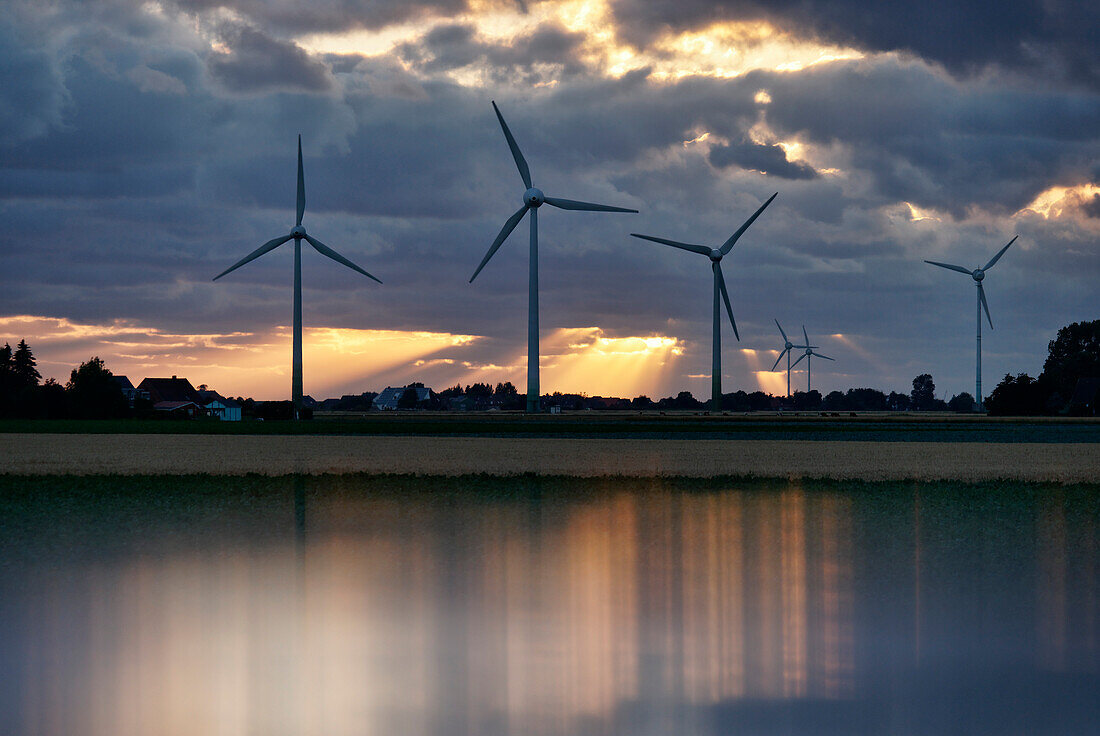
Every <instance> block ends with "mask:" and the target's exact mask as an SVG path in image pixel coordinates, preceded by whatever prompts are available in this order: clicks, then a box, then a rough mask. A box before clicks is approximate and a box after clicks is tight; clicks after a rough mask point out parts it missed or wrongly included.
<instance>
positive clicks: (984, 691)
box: [0, 477, 1100, 736]
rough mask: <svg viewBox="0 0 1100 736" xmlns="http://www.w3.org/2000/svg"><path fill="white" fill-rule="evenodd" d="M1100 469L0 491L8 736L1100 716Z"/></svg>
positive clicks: (0, 654)
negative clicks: (807, 478)
mask: <svg viewBox="0 0 1100 736" xmlns="http://www.w3.org/2000/svg"><path fill="white" fill-rule="evenodd" d="M1098 552H1100V487H1097V486H1092V487H1070V488H1060V487H1053V486H1052V487H1037V486H1031V487H1021V486H1012V485H998V486H980V487H974V486H962V485H953V484H913V483H908V484H841V483H813V484H810V483H805V484H803V483H786V482H783V483H759V482H737V481H729V482H674V481H629V480H598V481H591V480H585V481H580V480H561V479H558V480H554V479H549V480H536V479H520V480H490V479H482V478H477V479H458V480H454V479H451V480H445V479H415V480H414V479H396V478H366V477H336V478H320V479H316V478H315V479H308V478H307V479H301V478H298V479H295V478H287V479H276V480H271V479H260V478H248V479H231V478H185V479H168V480H166V479H150V478H144V479H143V478H137V479H134V478H128V479H118V478H115V479H111V478H92V479H74V478H69V479H49V478H34V479H20V478H10V477H0V733H2V734H58V735H63V736H81V735H84V734H89V735H92V734H104V735H110V736H127V735H129V734H133V735H135V736H155V735H158V734H179V735H180V736H192V735H193V734H204V735H205V734H211V735H215V734H226V735H236V734H257V735H264V736H267V735H272V736H277V735H279V734H317V735H318V736H321V735H324V736H336V735H339V734H357V735H358V734H385V735H387V736H389V735H391V734H392V735H403V734H410V735H415V734H448V735H449V734H471V735H474V734H516V735H519V734H523V735H524V736H527V735H537V734H632V735H633V734H740V733H744V734H899V735H900V734H929V735H941V734H967V735H970V734H978V735H982V734H997V735H998V736H1001V735H1003V734H1097V733H1100V563H1098Z"/></svg>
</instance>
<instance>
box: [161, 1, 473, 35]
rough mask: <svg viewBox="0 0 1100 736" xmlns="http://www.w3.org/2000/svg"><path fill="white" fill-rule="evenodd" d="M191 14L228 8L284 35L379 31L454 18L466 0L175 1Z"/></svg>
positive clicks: (466, 5)
mask: <svg viewBox="0 0 1100 736" xmlns="http://www.w3.org/2000/svg"><path fill="white" fill-rule="evenodd" d="M173 4H174V5H175V6H176V7H178V8H180V9H181V10H184V11H186V12H190V13H204V12H208V11H212V10H219V9H226V10H231V11H233V12H235V13H237V14H238V15H240V16H243V17H245V18H248V19H249V20H251V21H252V22H254V23H256V24H257V25H259V26H261V27H263V28H270V29H273V30H276V31H279V32H281V33H310V32H318V31H329V32H341V31H350V30H355V29H357V28H366V29H374V30H376V29H379V28H384V27H386V26H388V25H392V24H394V23H403V22H406V21H412V20H416V19H419V18H424V17H427V16H433V15H439V16H444V17H445V16H451V15H454V14H456V13H459V12H462V11H464V10H466V9H467V7H468V3H467V0H314V1H313V2H309V3H303V2H300V1H299V0H174V1H173Z"/></svg>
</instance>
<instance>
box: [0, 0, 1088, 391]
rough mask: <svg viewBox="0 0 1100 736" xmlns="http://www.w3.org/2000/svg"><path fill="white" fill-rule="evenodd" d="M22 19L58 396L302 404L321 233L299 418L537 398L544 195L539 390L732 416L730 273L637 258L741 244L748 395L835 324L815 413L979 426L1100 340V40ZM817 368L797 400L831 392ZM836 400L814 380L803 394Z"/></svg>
mask: <svg viewBox="0 0 1100 736" xmlns="http://www.w3.org/2000/svg"><path fill="white" fill-rule="evenodd" d="M887 5H889V4H867V3H864V2H859V3H857V2H853V1H852V0H831V1H826V2H790V1H788V0H771V1H770V2H767V3H763V2H759V3H758V2H754V1H753V0H739V1H733V0H726V1H722V0H560V1H557V2H552V1H546V2H539V1H538V0H526V1H523V0H314V2H311V3H305V2H299V1H296V0H295V1H292V0H161V1H157V0H149V1H146V2H138V0H96V2H91V3H89V2H84V1H82V0H51V1H50V2H41V0H34V1H33V2H25V1H24V0H6V1H5V3H4V13H3V14H2V17H0V167H2V169H3V172H2V176H0V209H2V217H3V222H4V227H3V229H2V235H0V342H2V341H10V342H13V343H14V341H16V340H18V339H20V338H24V337H25V338H26V339H27V341H28V342H29V343H30V344H31V346H32V348H33V349H34V350H35V352H36V354H37V356H38V359H39V365H40V368H41V370H42V373H43V374H44V375H46V376H54V377H56V378H58V379H59V380H61V381H62V382H64V380H65V379H66V378H67V377H68V373H69V371H70V370H71V368H72V367H73V366H74V365H75V364H77V363H79V362H80V361H82V360H86V359H87V358H89V357H90V356H92V355H99V356H101V357H103V358H104V359H105V360H106V362H107V365H108V367H109V368H111V369H112V370H114V371H115V372H116V373H124V374H127V375H129V376H130V377H131V379H134V381H135V383H136V382H137V380H140V379H141V378H142V377H145V376H163V375H172V374H178V375H184V376H187V377H188V378H190V379H191V381H192V382H193V383H195V384H199V383H208V384H210V385H211V386H212V387H214V388H217V389H218V390H220V391H222V392H223V393H226V394H230V395H242V394H243V395H251V396H254V397H256V398H285V397H287V396H288V394H289V391H290V387H289V383H290V379H289V374H290V327H289V325H290V320H291V281H292V262H293V247H292V244H288V245H285V246H283V247H282V248H280V249H278V250H276V251H274V252H273V253H270V254H269V255H267V256H264V257H263V258H262V259H260V260H257V261H254V262H253V263H250V264H248V265H247V266H245V267H243V268H241V269H240V270H238V271H235V272H234V273H233V274H231V275H229V276H227V277H225V278H224V279H221V280H219V281H218V282H216V283H213V282H211V277H213V276H214V275H216V274H218V273H220V272H221V271H222V270H224V269H225V268H227V267H228V266H229V265H231V264H232V263H234V262H235V261H236V260H238V259H239V258H241V257H243V256H244V255H245V254H247V253H249V252H250V251H252V250H253V249H255V248H256V247H258V246H259V245H260V244H261V243H263V242H265V241H266V240H268V239H270V238H273V237H276V236H278V235H280V234H284V233H286V232H287V231H288V230H289V228H290V227H291V226H292V225H293V224H294V219H293V218H294V188H295V178H294V177H295V141H296V136H297V135H298V134H299V133H301V135H302V140H303V145H304V155H305V172H306V187H307V201H308V206H307V212H306V219H305V225H306V226H307V228H308V229H309V231H310V233H311V234H313V235H315V236H316V237H318V238H321V239H322V240H323V241H324V242H325V243H327V244H328V245H330V246H332V247H333V248H335V249H336V250H337V251H339V252H340V253H342V254H343V255H345V256H346V257H348V258H350V259H351V260H353V261H355V262H356V263H358V264H359V265H361V266H362V267H364V268H366V269H367V270H368V271H370V272H371V273H373V274H374V275H376V276H378V277H379V278H380V279H382V280H383V281H384V282H385V284H384V285H382V286H379V285H378V284H376V283H374V282H372V281H369V280H367V279H365V278H364V277H362V276H361V275H359V274H356V273H355V272H353V271H351V270H349V269H346V268H344V267H342V266H339V265H337V264H336V263H334V262H332V261H330V260H328V259H326V258H323V257H321V256H320V255H318V254H317V253H316V252H314V251H313V250H312V249H311V248H308V247H307V248H305V250H304V251H303V283H304V304H305V307H304V315H305V325H306V333H305V341H306V347H305V389H306V392H307V393H309V394H312V395H313V396H315V397H318V398H321V397H326V396H339V395H341V394H343V393H359V392H361V391H364V390H379V389H381V388H383V387H384V386H386V385H399V384H404V383H406V382H408V381H411V380H421V381H424V382H425V383H427V384H429V385H432V386H434V387H436V388H443V387H445V386H446V385H453V384H454V383H456V382H461V383H463V384H465V383H470V382H473V381H477V380H482V381H492V382H497V381H502V380H511V381H513V382H514V383H516V385H517V386H519V387H520V389H521V390H523V388H524V387H525V379H524V375H525V365H526V339H525V335H526V324H527V320H526V307H527V299H526V292H527V243H526V228H525V226H521V227H520V228H519V229H518V230H517V231H516V233H515V234H514V235H513V236H512V237H511V238H510V239H509V240H508V241H507V242H506V243H505V244H504V247H502V248H501V250H500V251H499V252H498V253H497V255H496V256H495V257H494V259H493V260H492V261H491V262H490V263H489V265H488V266H487V267H486V268H485V270H484V271H483V272H482V273H481V274H480V275H479V277H478V279H477V281H475V282H474V283H473V284H472V285H471V284H468V283H467V280H468V279H469V277H470V274H471V273H472V272H473V270H474V268H475V267H476V266H477V264H478V262H479V261H480V260H481V258H482V256H483V255H484V254H485V251H486V249H487V248H488V246H489V244H490V243H491V242H492V239H493V237H494V236H495V235H496V233H497V231H498V230H499V228H500V227H501V225H502V224H503V222H504V220H505V219H506V218H507V217H508V215H510V214H511V213H512V212H514V211H515V209H516V208H517V207H518V206H519V205H520V204H521V201H520V195H521V194H522V190H523V185H522V183H521V181H520V177H519V175H518V173H517V172H516V169H515V165H514V164H513V162H512V158H511V156H510V155H509V152H508V148H507V145H506V143H505V140H504V137H503V136H502V134H501V131H500V128H499V126H498V124H497V122H496V119H495V117H494V115H493V111H492V107H491V106H490V100H496V101H497V103H498V105H500V108H501V110H502V112H503V113H504V115H505V117H506V119H507V120H508V122H509V125H510V126H511V128H512V131H513V133H514V134H515V136H516V139H517V141H518V143H519V145H520V146H521V147H522V149H523V151H524V153H525V154H526V157H527V160H528V162H529V164H530V166H531V171H532V174H533V176H534V179H535V183H536V185H537V186H541V187H542V188H543V189H544V190H546V192H547V193H548V194H550V195H552V196H561V197H567V198H572V199H583V200H590V201H598V202H604V203H607V204H614V205H619V206H624V207H633V208H637V209H639V210H640V211H641V212H640V214H637V215H622V214H599V213H586V212H565V211H561V210H555V209H552V208H549V207H544V208H543V209H542V210H540V215H541V217H540V228H541V237H540V244H541V254H540V255H541V257H540V278H541V286H542V288H541V304H542V310H541V320H542V339H543V350H542V375H543V384H542V385H543V390H544V391H554V390H562V391H578V392H580V391H583V392H587V393H589V394H604V395H607V394H613V395H622V396H635V395H638V394H647V395H650V396H654V397H658V396H664V395H669V394H670V393H673V392H675V391H678V390H683V389H687V390H691V391H693V392H694V393H695V394H696V395H697V396H704V397H705V396H707V395H708V394H709V380H708V378H707V375H708V374H709V370H710V307H711V302H710V298H711V297H710V269H709V267H708V263H707V261H706V260H705V259H704V258H702V257H700V256H697V255H694V254H691V253H687V252H684V251H680V250H675V249H672V248H667V247H664V246H660V245H656V244H654V243H649V242H643V241H640V240H636V239H633V238H630V237H629V233H630V232H642V233H650V234H653V235H657V236H662V237H666V238H673V239H677V240H685V241H689V242H695V243H703V244H707V245H719V244H721V243H722V242H723V241H724V240H725V239H726V238H727V237H729V235H730V234H731V233H732V232H733V230H735V229H736V228H737V227H738V226H739V225H740V224H741V223H742V222H743V221H744V219H745V218H747V217H748V216H749V215H750V214H751V213H752V212H753V211H754V210H755V209H756V208H757V207H758V206H759V205H760V203H761V202H762V201H763V200H764V199H765V198H767V197H768V196H770V195H771V194H772V193H773V192H778V193H779V196H778V197H777V199H776V200H775V202H774V203H773V204H772V205H771V207H769V208H768V209H767V210H766V211H765V213H764V214H763V215H762V216H761V217H760V219H759V220H758V221H757V222H756V224H755V225H753V227H752V228H751V229H750V230H749V231H748V232H747V233H746V235H745V236H744V237H743V238H742V239H741V241H740V242H739V243H738V244H737V246H736V247H735V248H734V250H733V251H732V252H731V254H730V255H729V256H728V257H727V258H726V259H725V260H724V261H723V268H724V269H725V273H726V278H727V281H728V284H729V288H730V295H731V299H732V302H733V308H734V312H735V314H736V316H737V319H738V326H739V328H740V330H741V341H740V342H739V343H738V342H736V341H735V340H734V338H733V333H732V330H731V329H730V328H729V326H728V324H726V325H725V327H724V330H723V369H724V381H723V385H724V389H725V390H726V391H732V390H735V389H737V388H743V389H745V390H755V389H757V388H763V389H765V390H770V391H773V392H780V391H782V390H783V382H784V378H783V375H782V374H781V373H769V372H767V369H768V368H770V367H771V364H772V362H773V361H774V360H775V356H776V355H777V354H778V353H777V348H779V347H781V340H780V338H779V335H778V332H777V330H776V328H775V324H774V323H773V319H778V320H779V321H780V322H781V323H782V324H783V326H784V327H785V328H787V329H788V332H790V331H800V326H801V325H802V324H805V325H806V329H807V330H808V331H809V333H810V336H811V338H812V339H813V341H814V342H816V344H818V345H819V346H820V350H821V351H822V352H824V353H825V354H827V355H830V356H831V357H834V358H835V359H836V362H835V363H824V362H818V363H815V366H814V375H813V378H814V387H815V388H818V389H820V390H822V391H823V392H824V391H828V390H832V389H837V388H840V389H844V388H848V387H856V386H868V387H873V388H879V389H883V390H886V391H889V390H908V388H909V387H910V385H911V380H912V378H913V376H915V375H917V374H918V373H923V372H930V373H932V374H933V376H934V378H935V380H936V385H937V389H938V391H937V392H938V393H940V394H942V395H943V396H945V397H950V396H951V395H952V394H954V393H958V392H960V391H964V390H965V391H973V377H974V327H975V324H974V321H975V302H974V293H973V285H972V282H971V281H970V280H969V279H968V278H967V277H966V276H964V275H962V274H956V273H952V272H949V271H945V270H943V269H938V268H934V267H932V266H928V265H925V264H924V263H922V259H931V260H938V261H947V262H950V263H959V264H964V265H967V266H969V267H977V266H980V265H982V264H984V263H985V262H986V261H987V260H988V259H989V257H990V256H991V255H992V254H993V253H995V252H996V251H997V250H998V249H999V248H1000V247H1001V246H1003V245H1004V244H1005V243H1007V242H1008V241H1009V240H1010V239H1011V238H1012V237H1013V236H1014V235H1017V234H1018V235H1019V240H1018V241H1017V243H1016V244H1015V245H1014V246H1013V247H1012V248H1011V249H1010V250H1009V252H1008V253H1007V254H1006V255H1005V257H1004V259H1003V260H1002V261H1001V262H1000V263H998V265H997V267H996V268H995V269H994V270H993V271H992V272H991V273H990V275H989V278H988V279H987V280H986V282H985V283H986V287H987V289H986V291H987V294H988V298H989V303H990V308H991V310H992V315H993V320H994V326H995V328H996V329H995V330H994V331H993V332H990V331H989V330H988V328H986V330H985V331H984V334H983V337H984V340H983V346H984V352H983V363H984V368H985V371H984V376H985V386H986V392H987V393H988V391H989V389H991V388H992V387H993V385H995V384H996V382H997V380H998V379H999V378H1000V377H1001V376H1003V375H1004V374H1005V373H1006V372H1009V371H1011V372H1013V373H1016V372H1021V371H1026V372H1028V373H1031V374H1032V375H1035V374H1037V373H1038V372H1039V370H1040V369H1041V367H1042V362H1043V359H1044V357H1045V353H1046V343H1047V341H1048V340H1050V339H1051V338H1053V336H1054V333H1055V332H1056V331H1057V329H1058V328H1059V327H1061V326H1063V325H1065V324H1068V323H1070V322H1073V321H1079V320H1090V319H1096V318H1100V313H1098V312H1100V298H1098V290H1097V284H1098V283H1100V52H1098V49H1100V5H1097V4H1096V3H1089V2H1086V1H1085V0H1081V1H1080V2H1077V1H1075V0H1068V1H1058V0H1044V1H1041V2H1040V1H1039V0H1035V1H1034V2H1017V1H1014V0H1008V1H1007V2H1005V3H1002V4H1001V5H999V6H998V8H997V10H996V12H994V13H989V12H988V11H987V8H988V7H989V6H988V3H985V2H977V1H976V0H951V2H941V1H940V0H934V1H932V2H926V3H923V4H920V5H919V6H914V5H912V4H904V5H897V6H896V9H886V6H887ZM800 369H801V366H800ZM794 382H795V385H796V386H797V385H801V386H803V387H804V385H805V383H804V382H805V374H804V373H798V374H796V375H795V377H794Z"/></svg>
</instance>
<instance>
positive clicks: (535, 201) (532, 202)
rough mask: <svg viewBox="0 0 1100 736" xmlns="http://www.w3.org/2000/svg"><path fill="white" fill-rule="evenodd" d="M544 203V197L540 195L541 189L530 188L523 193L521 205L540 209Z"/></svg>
mask: <svg viewBox="0 0 1100 736" xmlns="http://www.w3.org/2000/svg"><path fill="white" fill-rule="evenodd" d="M545 201H546V195H545V194H543V193H542V190H541V189H537V188H535V187H531V188H530V189H528V190H527V191H526V192H524V193H523V203H524V204H525V205H527V206H528V207H541V206H542V203H543V202H545Z"/></svg>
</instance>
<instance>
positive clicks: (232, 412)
mask: <svg viewBox="0 0 1100 736" xmlns="http://www.w3.org/2000/svg"><path fill="white" fill-rule="evenodd" d="M196 393H198V395H199V404H200V406H202V409H203V412H204V413H206V414H209V415H210V416H212V417H214V418H215V419H220V420H221V421H223V422H239V421H241V405H240V404H238V403H237V402H236V401H234V400H233V399H227V398H226V397H224V396H222V395H221V394H219V393H218V392H217V391H197V392H196Z"/></svg>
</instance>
